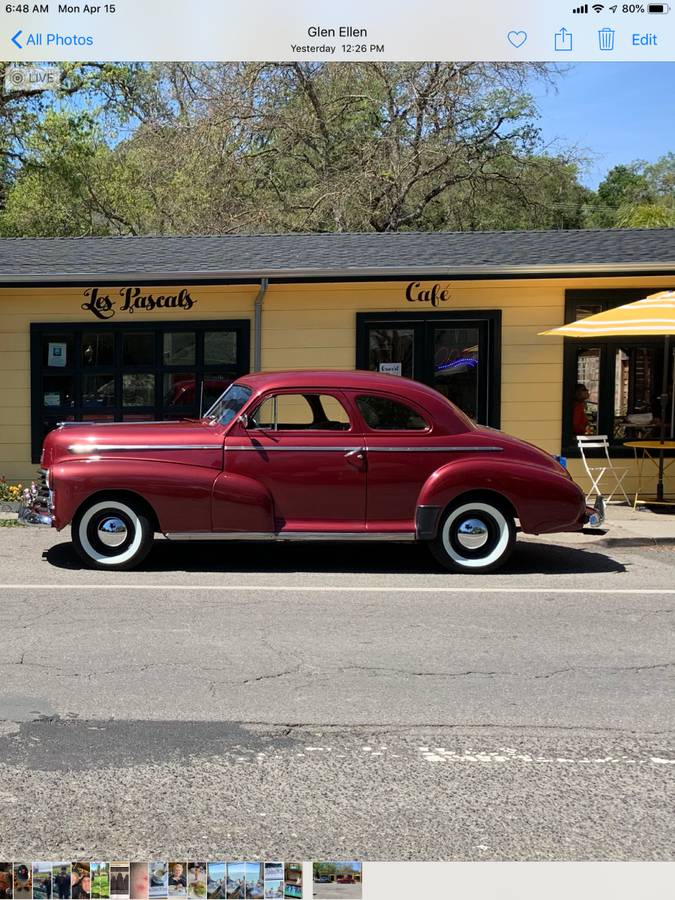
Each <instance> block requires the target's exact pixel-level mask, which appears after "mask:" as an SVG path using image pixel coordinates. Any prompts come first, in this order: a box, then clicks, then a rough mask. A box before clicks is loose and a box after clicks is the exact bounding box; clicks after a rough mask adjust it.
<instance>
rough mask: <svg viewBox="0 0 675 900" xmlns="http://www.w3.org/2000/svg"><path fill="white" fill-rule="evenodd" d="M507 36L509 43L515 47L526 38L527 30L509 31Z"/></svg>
mask: <svg viewBox="0 0 675 900" xmlns="http://www.w3.org/2000/svg"><path fill="white" fill-rule="evenodd" d="M506 37H507V38H508V41H509V44H511V45H512V46H514V47H515V48H516V49H518V47H522V46H523V44H524V43H525V41H526V40H527V32H526V31H509V33H508V34H507V35H506Z"/></svg>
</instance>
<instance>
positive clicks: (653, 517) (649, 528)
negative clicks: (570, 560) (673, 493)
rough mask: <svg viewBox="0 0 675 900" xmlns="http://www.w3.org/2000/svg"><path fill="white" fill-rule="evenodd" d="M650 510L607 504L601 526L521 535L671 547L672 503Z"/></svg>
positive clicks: (574, 541) (674, 516) (674, 530)
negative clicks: (554, 532) (579, 530)
mask: <svg viewBox="0 0 675 900" xmlns="http://www.w3.org/2000/svg"><path fill="white" fill-rule="evenodd" d="M661 509H662V510H663V512H654V511H653V510H651V509H648V508H647V507H646V506H638V508H637V509H633V507H632V506H625V505H618V504H617V505H614V504H611V505H610V506H608V507H607V514H606V518H605V522H604V524H603V526H602V528H598V529H587V530H586V531H584V532H583V533H581V532H578V531H575V532H574V531H573V532H566V533H563V534H542V535H538V536H535V535H521V536H520V537H521V539H523V540H533V541H546V542H547V543H551V544H583V545H585V546H588V545H589V544H594V545H595V546H599V547H653V546H656V545H658V544H666V545H667V544H672V545H673V548H675V506H671V507H661Z"/></svg>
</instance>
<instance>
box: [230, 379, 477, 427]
mask: <svg viewBox="0 0 675 900" xmlns="http://www.w3.org/2000/svg"><path fill="white" fill-rule="evenodd" d="M237 383H239V384H246V385H248V386H249V387H250V388H252V389H253V390H254V392H255V393H256V394H259V393H261V392H262V391H265V390H269V389H280V388H298V389H311V390H321V389H326V390H346V391H350V390H351V391H378V390H381V391H387V392H388V393H392V394H396V395H397V396H398V397H400V398H401V399H404V398H405V397H409V398H410V399H411V400H416V401H417V402H418V403H420V404H421V405H422V406H423V407H424V408H425V409H427V410H428V412H429V413H431V414H432V415H433V416H434V418H435V419H437V420H438V422H439V424H440V422H442V421H444V420H448V419H449V418H453V419H457V418H460V419H461V420H462V422H463V423H464V425H465V426H467V427H469V428H471V427H472V424H471V422H470V420H469V419H467V418H466V416H465V415H464V413H462V412H460V410H458V409H457V408H456V407H455V406H454V405H453V404H451V403H449V402H448V400H446V398H445V397H444V396H443V395H442V394H440V393H439V392H438V391H435V390H434V389H433V388H430V387H428V386H427V385H426V384H421V383H420V382H419V381H413V379H411V378H403V377H402V376H400V375H385V374H383V373H381V372H367V371H363V370H358V369H357V370H346V369H302V370H297V369H296V370H287V371H280V372H252V373H250V374H249V375H242V376H241V377H240V378H238V379H237Z"/></svg>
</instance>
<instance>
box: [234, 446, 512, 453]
mask: <svg viewBox="0 0 675 900" xmlns="http://www.w3.org/2000/svg"><path fill="white" fill-rule="evenodd" d="M225 449H226V450H243V451H246V450H248V451H253V450H255V451H257V452H260V451H265V452H268V451H270V452H275V453H278V452H279V451H287V450H293V451H294V452H301V453H302V452H311V451H324V450H325V451H328V450H333V451H336V452H337V451H339V452H341V453H347V452H348V451H351V450H361V451H362V452H366V453H502V452H503V450H504V448H503V447H325V446H324V447H322V446H316V447H307V446H298V447H291V446H287V447H268V446H267V444H259V445H257V446H254V447H252V446H250V445H249V444H235V445H233V444H227V445H226V446H225Z"/></svg>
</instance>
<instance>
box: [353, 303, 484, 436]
mask: <svg viewBox="0 0 675 900" xmlns="http://www.w3.org/2000/svg"><path fill="white" fill-rule="evenodd" d="M499 349H500V313H499V312H497V311H486V312H485V313H483V312H480V313H456V314H447V313H445V314H442V315H438V316H434V315H431V316H430V315H425V314H421V315H412V316H406V317H398V316H396V315H394V314H384V315H382V314H380V315H378V314H376V313H361V314H359V315H358V316H357V360H356V365H357V368H360V369H369V370H370V371H373V372H384V373H387V374H390V375H400V376H403V377H404V378H414V379H415V380H416V381H421V382H423V383H424V384H428V385H429V386H430V387H433V388H434V389H435V390H437V391H439V392H440V393H441V394H443V395H444V396H445V397H447V398H448V400H450V401H452V403H455V404H456V405H457V406H458V407H459V408H460V409H461V410H463V411H464V412H465V413H466V414H467V415H468V416H469V417H470V418H472V419H473V420H474V421H475V422H478V423H480V424H484V425H492V426H494V427H498V426H499V387H500V356H499Z"/></svg>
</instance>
